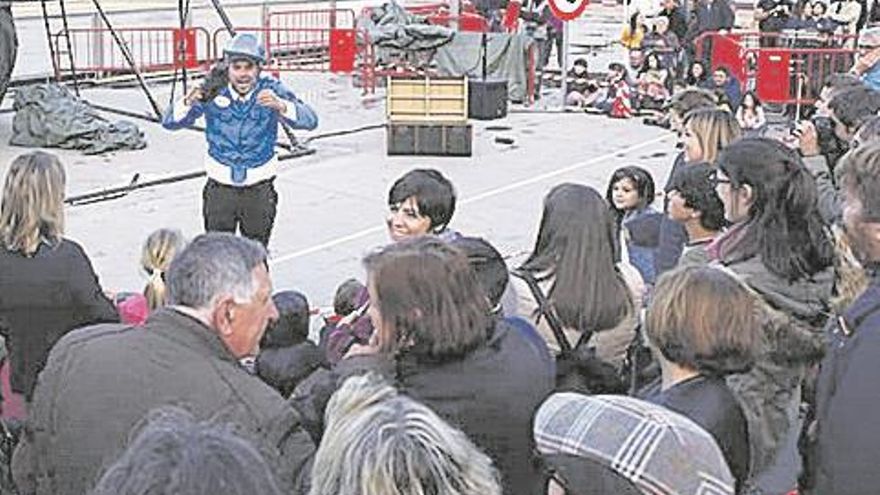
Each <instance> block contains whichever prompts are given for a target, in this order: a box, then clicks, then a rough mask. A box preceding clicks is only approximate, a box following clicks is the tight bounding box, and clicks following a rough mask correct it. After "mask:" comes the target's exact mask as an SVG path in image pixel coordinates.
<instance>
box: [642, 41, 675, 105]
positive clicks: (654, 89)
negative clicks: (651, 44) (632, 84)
mask: <svg viewBox="0 0 880 495" xmlns="http://www.w3.org/2000/svg"><path fill="white" fill-rule="evenodd" d="M668 81H669V71H668V70H666V67H664V66H663V62H662V60H661V59H660V56H659V55H657V53H655V52H651V53H649V54H648V56H647V57H645V61H644V63H643V64H642V68H641V69H640V70H639V76H638V84H639V86H638V92H639V107H640V109H650V110H659V109H660V108H662V107H663V104H664V103H665V102H666V100H667V99H668V98H669V89H667V83H668Z"/></svg>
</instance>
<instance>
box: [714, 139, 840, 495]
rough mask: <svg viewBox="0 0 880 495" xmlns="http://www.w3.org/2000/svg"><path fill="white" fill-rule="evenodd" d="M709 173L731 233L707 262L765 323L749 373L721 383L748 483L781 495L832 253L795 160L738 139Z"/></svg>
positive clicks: (794, 469) (811, 189) (788, 478)
mask: <svg viewBox="0 0 880 495" xmlns="http://www.w3.org/2000/svg"><path fill="white" fill-rule="evenodd" d="M717 166H718V170H717V172H716V177H715V182H716V191H717V192H718V196H719V197H720V198H721V201H722V203H724V213H725V217H726V218H727V220H728V221H729V222H731V224H732V227H731V228H730V229H728V231H727V233H725V234H724V235H723V236H721V237H720V238H718V239H717V240H716V241H715V242H714V243H713V244H712V245H711V246H710V247H709V253H710V256H712V257H713V258H714V259H716V260H717V261H719V262H720V263H721V264H722V265H724V266H726V267H727V269H729V270H730V271H731V273H733V274H735V275H736V276H737V277H738V278H739V279H740V280H742V281H743V282H745V283H746V285H748V286H749V287H750V288H751V289H752V290H754V291H755V292H757V293H758V294H759V295H760V296H761V297H762V299H763V301H764V302H766V305H765V307H764V309H765V312H766V315H767V316H766V322H765V325H764V333H765V338H764V339H763V340H764V344H763V349H762V350H761V354H760V356H759V357H758V359H757V362H756V365H755V368H754V369H753V370H752V371H751V372H749V373H747V374H744V375H734V376H732V377H731V378H729V379H728V380H729V383H730V384H731V386H732V388H733V389H734V391H735V392H737V393H738V394H739V395H740V399H741V400H742V402H743V405H744V408H745V410H746V415H747V417H748V418H749V432H750V433H749V435H750V442H751V445H752V468H753V469H752V475H753V476H754V477H755V478H756V480H755V481H756V483H757V485H758V486H759V487H761V488H763V489H765V491H767V492H768V493H775V492H777V491H787V487H793V486H794V482H795V479H796V476H797V473H798V471H799V457H798V456H797V451H796V446H795V442H794V439H796V438H797V434H798V431H799V425H798V422H799V421H798V411H799V406H800V402H801V388H800V383H801V380H803V379H804V378H805V376H806V369H807V367H808V366H809V365H811V364H815V362H816V361H817V360H818V359H819V358H820V357H821V352H822V347H823V338H822V335H821V328H822V326H823V325H824V323H825V320H826V319H827V315H828V311H829V302H828V301H829V299H830V298H831V296H832V287H833V278H834V277H833V270H832V261H833V259H832V258H833V249H834V248H833V244H832V242H831V239H830V236H829V233H828V230H827V227H826V225H825V224H824V223H823V221H822V219H821V217H820V215H819V210H818V206H817V204H818V200H817V196H818V195H817V191H816V184H815V181H814V179H813V177H812V175H811V174H810V173H809V171H808V170H807V169H806V168H805V167H804V164H803V162H802V161H801V158H800V156H799V155H798V154H797V153H796V152H794V151H792V150H790V149H789V148H787V147H785V146H784V145H782V144H781V143H778V142H776V141H773V140H770V139H764V138H750V139H742V140H740V141H737V142H734V143H733V144H731V145H729V146H728V147H727V148H725V149H724V150H722V152H721V154H720V155H719V157H718V161H717Z"/></svg>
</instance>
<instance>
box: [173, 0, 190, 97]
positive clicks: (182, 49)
mask: <svg viewBox="0 0 880 495" xmlns="http://www.w3.org/2000/svg"><path fill="white" fill-rule="evenodd" d="M177 8H178V11H179V13H180V44H179V52H178V53H179V55H178V57H179V60H180V61H181V65H180V70H181V72H182V73H183V94H184V95H186V93H187V91H186V89H187V88H186V82H187V81H186V80H187V77H188V75H187V71H186V43H185V42H184V41H183V40H184V37H183V36H184V30H185V29H186V18H187V17H188V16H189V0H186V5H185V6H184V3H183V0H178V2H177ZM175 80H176V79H175Z"/></svg>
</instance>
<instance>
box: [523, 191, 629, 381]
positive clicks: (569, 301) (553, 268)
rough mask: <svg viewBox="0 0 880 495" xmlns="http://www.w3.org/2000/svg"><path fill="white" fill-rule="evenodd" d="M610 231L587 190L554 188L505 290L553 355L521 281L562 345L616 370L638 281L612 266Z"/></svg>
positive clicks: (553, 344)
mask: <svg viewBox="0 0 880 495" xmlns="http://www.w3.org/2000/svg"><path fill="white" fill-rule="evenodd" d="M615 231H616V229H615V225H614V218H613V217H612V215H611V214H610V212H609V210H608V205H607V204H606V203H605V201H603V200H602V196H600V195H599V193H598V192H596V190H594V189H592V188H589V187H587V186H582V185H578V184H561V185H559V186H556V187H554V188H553V189H552V190H551V191H550V193H549V194H547V196H546V198H545V199H544V213H543V214H542V216H541V224H540V227H539V228H538V236H537V239H536V241H535V247H534V249H532V252H531V254H530V255H529V257H528V258H527V259H526V261H525V262H524V263H523V264H522V265H521V266H520V267H519V269H518V271H517V273H518V274H519V275H520V276H518V277H512V278H511V284H513V286H514V288H515V291H516V294H517V296H518V297H519V300H518V305H517V310H518V312H519V314H520V316H522V317H523V318H526V319H528V320H529V321H531V322H534V323H535V325H536V326H537V327H538V331H539V333H540V334H541V335H542V336H543V337H544V339H545V340H546V341H547V345H548V347H549V348H550V349H551V351H552V352H554V354H557V353H559V351H560V347H561V346H560V343H559V342H557V341H556V337H555V336H554V334H553V331H552V329H551V328H550V325H549V323H548V321H547V317H546V316H545V315H543V314H542V311H541V308H540V305H539V303H538V300H537V297H536V295H535V294H533V291H532V290H531V288H530V286H529V284H528V283H527V282H526V281H525V279H524V277H531V278H532V279H533V280H534V281H535V282H536V283H537V286H538V289H539V290H541V291H542V293H543V294H544V295H546V299H547V301H548V302H549V305H550V306H551V307H552V310H553V312H554V313H555V317H556V318H557V319H558V320H559V322H560V324H561V326H562V327H563V332H564V334H565V338H566V339H567V340H568V345H569V346H571V347H572V348H577V347H578V346H579V345H581V346H584V347H585V348H586V347H594V348H595V351H596V355H597V356H598V357H599V358H600V359H602V360H603V361H605V362H608V363H611V364H612V365H614V366H615V367H618V368H619V367H620V365H621V364H622V362H623V358H624V354H625V351H626V346H627V344H628V343H629V342H630V340H632V337H633V332H634V330H635V324H636V320H635V313H636V309H635V308H637V307H639V306H640V304H641V292H642V282H641V278H640V277H639V274H638V272H636V271H635V270H634V269H633V267H632V266H630V265H628V264H620V263H616V262H615ZM582 337H583V338H582Z"/></svg>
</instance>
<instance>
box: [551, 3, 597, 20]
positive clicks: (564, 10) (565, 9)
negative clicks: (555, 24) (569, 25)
mask: <svg viewBox="0 0 880 495" xmlns="http://www.w3.org/2000/svg"><path fill="white" fill-rule="evenodd" d="M549 1H550V10H552V11H553V15H555V16H556V17H557V18H558V19H559V20H561V21H570V20H572V19H577V18H578V17H580V15H581V14H583V13H584V9H586V8H587V5H589V4H590V0H549Z"/></svg>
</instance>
